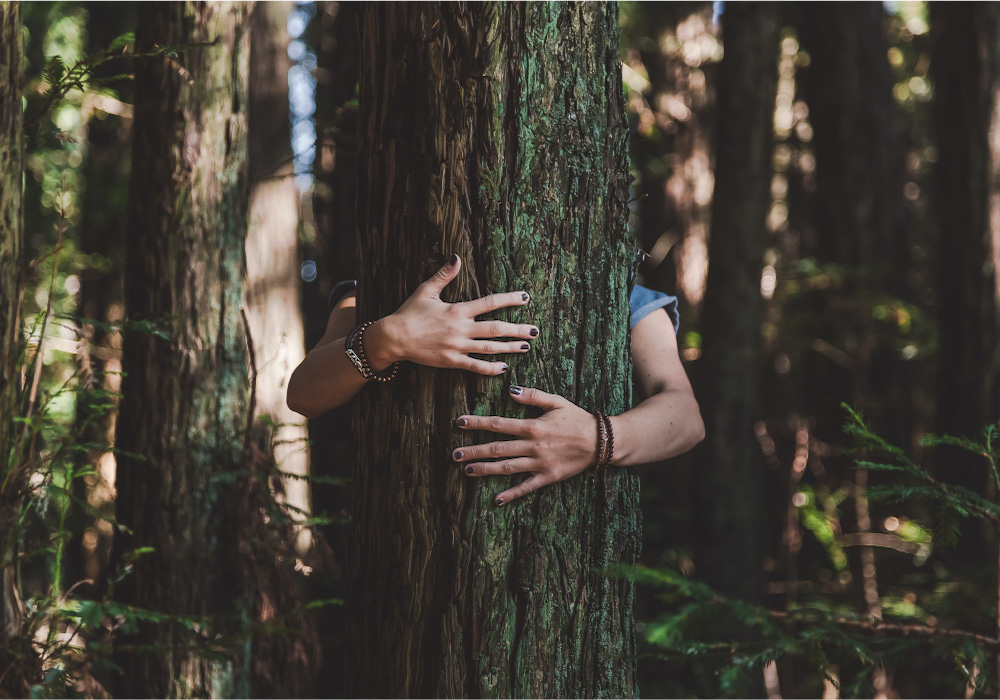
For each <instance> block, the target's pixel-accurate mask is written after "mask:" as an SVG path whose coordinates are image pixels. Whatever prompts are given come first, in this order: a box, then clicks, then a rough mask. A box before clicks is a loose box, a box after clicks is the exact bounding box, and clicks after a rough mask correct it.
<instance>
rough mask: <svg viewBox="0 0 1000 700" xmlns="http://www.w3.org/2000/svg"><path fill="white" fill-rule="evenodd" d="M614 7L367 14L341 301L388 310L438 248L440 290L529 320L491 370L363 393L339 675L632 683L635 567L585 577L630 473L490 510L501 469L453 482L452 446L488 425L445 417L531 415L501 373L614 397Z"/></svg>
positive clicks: (616, 549) (620, 521)
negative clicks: (464, 429)
mask: <svg viewBox="0 0 1000 700" xmlns="http://www.w3.org/2000/svg"><path fill="white" fill-rule="evenodd" d="M616 23H617V9H616V7H615V6H614V5H605V4H601V3H594V4H581V5H572V4H566V3H548V4H484V5H466V4H461V3H460V4H451V5H447V6H441V5H436V4H419V3H408V4H406V5H378V6H375V5H373V6H370V7H368V8H367V10H366V12H365V14H364V19H363V29H362V44H363V55H362V78H361V90H362V93H361V107H362V115H361V127H360V132H361V153H360V175H361V179H360V182H361V190H360V191H361V194H360V197H359V202H358V222H359V231H358V234H359V241H358V245H359V248H358V251H359V259H360V260H361V261H362V267H361V269H360V270H359V282H360V289H359V312H360V316H359V318H362V319H363V318H374V317H377V316H381V315H384V314H387V313H390V312H392V311H394V310H395V308H396V307H397V306H398V305H399V303H401V302H402V301H403V300H404V299H405V298H406V297H407V296H408V295H409V294H410V293H411V292H412V291H413V289H415V288H416V286H417V285H418V284H419V283H420V282H422V281H423V280H424V279H426V277H428V276H429V275H430V274H431V273H432V272H433V271H434V270H435V269H436V268H437V267H438V265H440V264H441V263H443V262H444V261H445V260H446V259H447V258H448V256H450V255H451V253H452V252H457V253H458V254H460V255H461V256H462V257H463V260H464V261H465V266H464V268H463V272H462V274H461V275H460V276H459V279H458V280H456V281H455V282H454V283H452V285H450V286H449V288H448V289H447V290H446V291H445V298H446V299H448V300H450V301H456V300H467V299H471V298H474V297H477V296H480V295H483V294H487V293H490V292H498V291H508V290H509V291H513V290H517V289H526V290H527V291H528V292H529V293H530V294H531V295H532V302H531V304H530V305H529V306H527V307H524V308H522V309H516V310H505V311H503V312H501V313H499V314H497V317H498V318H501V319H504V320H511V321H522V322H527V321H531V322H533V323H535V324H536V325H537V326H538V327H539V328H540V330H541V333H540V335H539V340H538V341H536V342H535V343H534V349H533V350H532V352H531V353H529V354H528V355H525V356H518V357H514V358H507V361H508V363H509V364H510V365H511V371H510V372H509V375H510V377H509V382H508V380H506V379H485V378H479V377H474V376H465V375H462V374H461V373H457V372H446V371H436V370H431V369H427V368H416V367H412V366H410V367H405V368H403V371H401V374H400V376H399V377H398V378H397V379H396V380H395V381H394V382H393V383H391V384H388V385H379V386H377V387H376V386H370V387H369V388H368V389H366V390H365V391H364V392H363V393H362V395H360V397H359V401H358V407H357V410H356V412H355V434H356V436H357V439H358V443H359V444H358V449H357V452H358V455H357V457H358V459H357V461H356V465H357V466H356V472H355V483H356V494H357V497H356V503H355V510H354V512H355V528H356V529H355V533H356V537H355V539H356V542H357V546H356V549H355V551H354V554H353V556H352V574H353V576H354V579H353V581H352V584H351V587H350V591H349V592H350V595H351V599H352V603H351V605H350V606H349V613H348V614H349V618H351V619H349V621H348V637H349V639H350V640H352V643H351V644H350V645H349V647H350V651H349V661H348V667H354V668H357V669H358V671H359V672H358V673H357V674H356V679H355V682H356V685H355V687H354V688H349V689H348V692H349V693H350V692H353V693H355V694H359V695H387V696H402V695H440V696H456V695H461V696H466V695H468V696H521V695H533V696H560V695H578V696H595V697H597V696H610V695H614V696H623V695H635V694H636V692H637V691H636V688H635V682H634V662H633V660H632V659H631V658H629V656H630V655H631V654H632V653H633V652H634V641H633V629H632V619H631V613H632V586H631V585H630V584H629V583H627V582H624V581H621V580H618V579H610V578H608V577H607V576H606V575H604V574H603V573H601V571H602V570H604V569H607V568H610V567H611V566H613V565H614V564H615V563H618V562H627V563H632V562H634V561H635V560H636V558H637V556H638V551H639V526H638V479H637V478H636V476H635V475H634V473H632V472H630V471H627V470H613V471H608V472H607V473H605V474H602V476H601V477H600V478H599V479H594V478H593V477H591V476H590V475H581V476H579V477H577V478H574V479H571V480H568V481H566V482H562V483H559V484H555V485H551V486H549V487H546V488H545V489H543V490H541V491H539V492H538V493H537V494H533V495H532V496H530V497H528V498H525V499H523V501H521V502H517V503H515V504H512V505H510V506H504V507H503V508H500V509H497V508H495V507H494V506H493V503H492V499H493V496H494V495H495V494H496V493H498V492H499V491H501V490H502V489H503V488H506V487H507V485H509V484H513V483H514V482H515V481H519V480H520V478H516V479H515V478H509V479H505V478H499V479H488V480H470V479H468V478H467V477H466V476H465V475H464V474H463V473H462V472H461V470H460V469H459V468H458V466H457V465H455V464H454V463H453V462H451V460H450V458H449V453H450V452H451V450H452V449H454V448H455V447H458V446H459V445H461V444H468V443H472V442H483V441H487V440H489V439H491V438H490V436H489V435H488V434H477V435H472V436H462V435H458V434H457V433H456V431H454V429H453V428H452V421H453V419H454V417H455V416H457V415H459V414H460V413H476V414H483V415H486V414H503V415H515V416H517V415H520V416H524V415H526V414H527V413H528V412H526V411H524V410H522V409H521V408H520V407H519V406H518V405H517V404H514V403H513V402H512V401H510V400H509V399H508V398H507V396H508V393H507V391H506V389H507V385H508V383H517V384H522V385H525V386H537V387H539V388H541V389H543V390H545V391H551V392H554V393H559V394H561V395H563V396H566V397H567V398H569V399H570V400H572V401H574V402H576V403H578V404H580V405H581V406H583V407H584V408H587V409H588V410H596V409H598V408H600V409H604V410H606V411H610V412H613V413H619V412H621V411H623V410H625V409H626V408H627V407H628V405H629V403H630V401H631V395H630V391H631V389H630V381H629V380H630V370H631V361H630V355H629V346H628V335H629V315H628V303H627V276H628V262H629V258H630V255H629V252H628V251H629V243H628V241H627V230H626V201H627V192H628V170H627V154H626V139H627V131H626V128H625V123H624V108H623V102H622V93H621V72H620V71H621V69H620V64H619V63H618V56H617V26H616ZM594 86H598V87H597V88H596V89H595V87H594ZM532 415H533V413H532ZM521 478H523V477H521ZM352 611H355V612H353V616H352Z"/></svg>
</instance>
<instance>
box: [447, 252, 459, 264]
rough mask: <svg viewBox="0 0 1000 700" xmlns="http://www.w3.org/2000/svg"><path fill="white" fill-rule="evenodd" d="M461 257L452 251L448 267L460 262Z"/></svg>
mask: <svg viewBox="0 0 1000 700" xmlns="http://www.w3.org/2000/svg"><path fill="white" fill-rule="evenodd" d="M461 262H462V258H460V257H458V253H452V254H451V258H450V259H449V260H448V267H455V266H456V265H459V264H461Z"/></svg>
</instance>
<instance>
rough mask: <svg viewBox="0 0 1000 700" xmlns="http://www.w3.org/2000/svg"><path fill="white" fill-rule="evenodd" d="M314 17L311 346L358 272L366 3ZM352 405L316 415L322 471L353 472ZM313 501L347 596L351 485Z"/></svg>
mask: <svg viewBox="0 0 1000 700" xmlns="http://www.w3.org/2000/svg"><path fill="white" fill-rule="evenodd" d="M316 6H317V12H316V17H315V19H314V20H313V21H312V23H310V28H309V31H310V34H311V36H312V37H313V40H312V44H313V45H314V46H315V48H316V58H317V69H316V113H315V119H316V133H317V140H318V143H317V157H316V161H315V163H313V177H314V178H315V181H314V187H313V192H312V207H313V208H312V211H313V217H314V221H315V225H316V246H315V253H314V257H315V258H316V260H317V262H318V268H319V269H318V273H319V274H318V277H317V279H316V282H315V283H314V284H311V285H309V288H310V291H313V290H315V292H318V293H312V294H308V295H307V296H306V313H307V321H306V323H307V325H306V336H307V337H308V338H309V339H310V340H309V343H308V345H309V346H312V345H314V344H315V343H316V342H317V341H318V340H319V338H321V337H322V335H323V333H324V332H325V331H326V324H327V321H328V320H329V318H330V315H329V308H328V301H329V294H330V291H331V290H332V289H333V285H335V284H336V283H337V282H339V281H341V280H344V279H353V278H354V277H356V276H357V269H358V265H357V257H356V251H355V245H354V244H355V236H354V229H355V218H354V205H355V200H356V191H357V185H358V105H357V100H356V99H355V97H356V94H357V93H356V89H357V86H358V61H359V59H360V57H361V49H360V47H359V43H358V42H359V36H358V25H359V20H360V16H361V10H362V8H363V4H362V3H359V2H319V3H317V4H316ZM351 412H352V406H351V405H350V404H346V405H344V406H341V407H339V408H337V409H335V410H333V411H329V412H328V413H326V414H325V415H322V416H319V417H318V418H315V419H313V420H311V421H309V438H310V443H309V444H310V458H311V459H312V464H313V465H314V469H315V470H316V473H318V474H322V475H324V476H327V475H329V476H333V477H335V478H340V479H344V480H345V481H347V480H349V479H350V476H351V462H352V454H353V448H352V440H351ZM312 496H313V505H314V508H315V511H316V512H317V513H330V514H333V516H334V517H333V518H332V519H331V520H332V522H330V523H329V524H328V525H326V526H324V527H323V528H322V530H321V536H322V537H323V539H324V540H325V541H326V543H328V544H329V548H328V550H326V552H325V556H324V557H322V559H319V558H317V559H319V561H318V562H317V563H319V564H320V566H318V567H317V571H316V574H318V575H314V576H312V577H311V578H312V583H313V585H314V586H316V589H315V592H314V596H315V597H317V598H343V597H344V596H345V595H346V586H347V582H346V580H345V578H346V577H345V571H346V567H347V560H348V557H349V554H348V552H349V551H350V548H351V539H350V534H351V533H350V508H351V488H350V486H349V485H348V484H345V483H313V490H312ZM316 614H317V616H318V618H319V620H320V622H319V628H320V632H321V635H322V652H323V661H322V664H321V666H320V679H319V683H320V687H322V688H325V689H326V691H327V692H328V693H329V694H330V695H332V696H342V695H344V683H345V679H346V677H347V675H348V674H347V672H346V671H345V669H344V641H345V640H344V626H345V625H344V614H345V610H344V608H343V606H339V605H331V606H327V607H325V608H322V609H321V610H317V611H316Z"/></svg>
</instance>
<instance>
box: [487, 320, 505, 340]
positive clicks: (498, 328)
mask: <svg viewBox="0 0 1000 700" xmlns="http://www.w3.org/2000/svg"><path fill="white" fill-rule="evenodd" d="M489 332H490V335H492V336H493V337H498V336H501V335H503V324H502V323H500V321H490V326H489Z"/></svg>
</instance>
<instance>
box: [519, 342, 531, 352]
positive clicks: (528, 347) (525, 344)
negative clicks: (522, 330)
mask: <svg viewBox="0 0 1000 700" xmlns="http://www.w3.org/2000/svg"><path fill="white" fill-rule="evenodd" d="M521 349H522V350H531V346H530V345H528V344H527V343H524V344H522V345H521Z"/></svg>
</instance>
